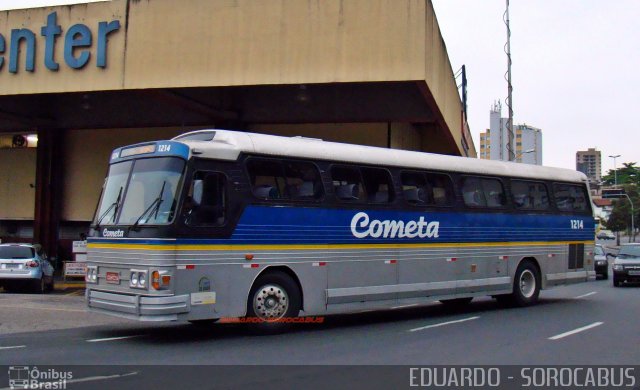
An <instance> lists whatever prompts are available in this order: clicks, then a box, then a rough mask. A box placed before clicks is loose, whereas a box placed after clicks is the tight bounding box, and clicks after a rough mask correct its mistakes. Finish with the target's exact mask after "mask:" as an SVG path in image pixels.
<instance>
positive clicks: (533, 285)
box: [508, 260, 540, 307]
mask: <svg viewBox="0 0 640 390" xmlns="http://www.w3.org/2000/svg"><path fill="white" fill-rule="evenodd" d="M538 295H540V271H538V267H536V265H535V264H534V263H533V262H532V261H529V260H525V261H523V262H522V263H520V265H518V269H517V270H516V274H515V277H514V278H513V292H512V293H511V294H510V295H508V297H509V301H510V303H511V304H513V305H514V306H518V307H523V306H531V305H534V304H535V303H536V302H538Z"/></svg>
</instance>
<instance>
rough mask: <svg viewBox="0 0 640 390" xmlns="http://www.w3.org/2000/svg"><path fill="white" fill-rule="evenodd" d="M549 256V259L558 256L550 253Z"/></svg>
mask: <svg viewBox="0 0 640 390" xmlns="http://www.w3.org/2000/svg"><path fill="white" fill-rule="evenodd" d="M547 256H548V257H555V256H556V255H555V254H553V253H549V254H548V255H547Z"/></svg>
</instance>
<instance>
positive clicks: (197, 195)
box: [192, 180, 203, 206]
mask: <svg viewBox="0 0 640 390" xmlns="http://www.w3.org/2000/svg"><path fill="white" fill-rule="evenodd" d="M202 187H203V182H202V180H194V181H193V196H192V199H193V205H194V206H200V205H201V204H202Z"/></svg>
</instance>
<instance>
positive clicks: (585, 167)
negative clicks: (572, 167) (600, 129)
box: [576, 148, 602, 186]
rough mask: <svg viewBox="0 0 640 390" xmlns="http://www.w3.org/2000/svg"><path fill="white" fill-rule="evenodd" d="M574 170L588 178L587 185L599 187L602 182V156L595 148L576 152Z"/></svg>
mask: <svg viewBox="0 0 640 390" xmlns="http://www.w3.org/2000/svg"><path fill="white" fill-rule="evenodd" d="M576 170H578V171H580V172H582V173H584V174H585V175H587V177H588V178H589V184H591V185H594V186H595V185H599V184H600V182H601V181H602V156H601V153H600V151H599V150H596V148H589V149H587V150H583V151H578V152H576Z"/></svg>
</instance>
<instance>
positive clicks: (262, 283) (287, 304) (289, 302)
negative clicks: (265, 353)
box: [247, 272, 302, 331]
mask: <svg viewBox="0 0 640 390" xmlns="http://www.w3.org/2000/svg"><path fill="white" fill-rule="evenodd" d="M301 307H302V299H301V293H300V289H299V288H298V285H297V284H296V282H295V281H293V280H292V279H291V277H289V276H288V275H286V274H284V273H281V272H272V273H266V274H263V275H260V276H259V277H258V278H257V279H256V281H255V282H254V283H253V286H252V287H251V291H250V293H249V299H248V302H247V317H249V318H252V319H256V318H257V319H258V320H259V321H256V322H254V321H250V323H251V324H254V323H255V325H257V327H258V328H260V329H261V330H268V331H278V330H283V329H286V328H287V324H289V323H290V322H288V321H287V320H288V319H291V318H294V317H298V314H300V309H301Z"/></svg>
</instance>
